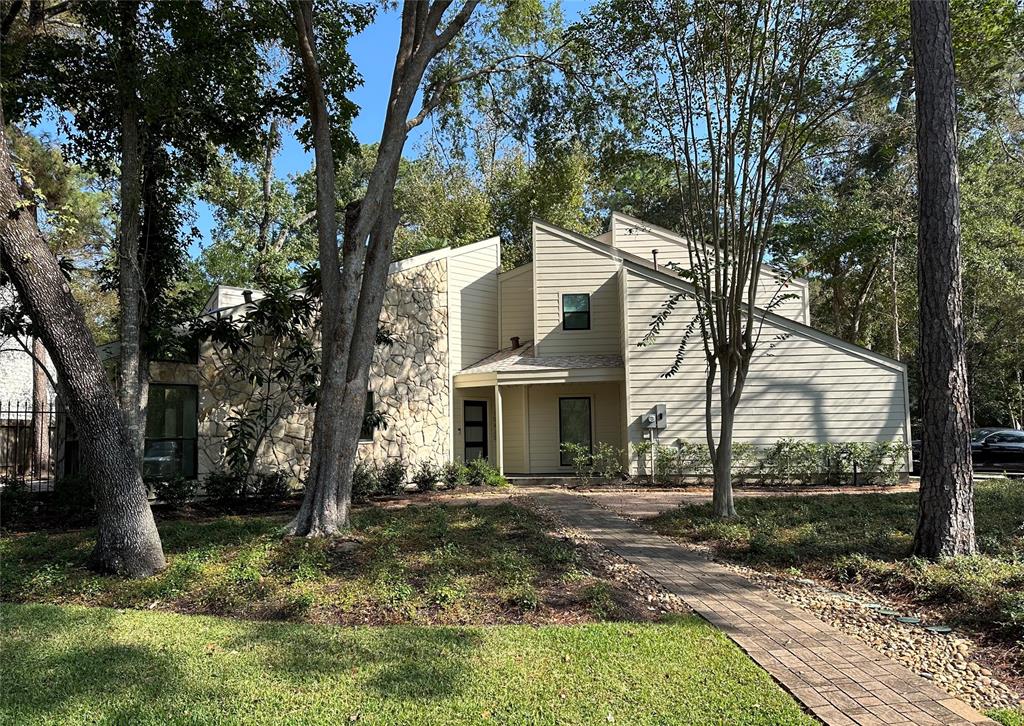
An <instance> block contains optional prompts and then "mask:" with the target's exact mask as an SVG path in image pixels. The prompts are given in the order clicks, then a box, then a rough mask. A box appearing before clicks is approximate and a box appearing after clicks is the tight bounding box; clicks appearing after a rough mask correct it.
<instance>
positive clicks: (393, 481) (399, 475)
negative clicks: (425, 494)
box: [380, 459, 406, 495]
mask: <svg viewBox="0 0 1024 726" xmlns="http://www.w3.org/2000/svg"><path fill="white" fill-rule="evenodd" d="M405 475H406V468H405V463H404V462H402V460H401V459H388V460H387V461H386V462H385V463H384V466H382V467H381V468H380V493H381V494H385V495H395V494H398V493H399V492H400V491H402V486H403V485H404V484H405Z"/></svg>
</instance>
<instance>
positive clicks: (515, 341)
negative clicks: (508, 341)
mask: <svg viewBox="0 0 1024 726" xmlns="http://www.w3.org/2000/svg"><path fill="white" fill-rule="evenodd" d="M518 347H519V336H518V335H513V336H512V348H513V349H515V348H518Z"/></svg>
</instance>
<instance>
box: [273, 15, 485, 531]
mask: <svg viewBox="0 0 1024 726" xmlns="http://www.w3.org/2000/svg"><path fill="white" fill-rule="evenodd" d="M476 4H477V3H476V0H467V2H466V3H465V4H464V5H463V7H462V8H461V9H460V10H459V12H458V13H456V15H455V17H454V18H453V19H452V20H451V22H450V23H449V24H448V26H447V27H445V28H444V29H443V30H441V31H440V32H437V27H438V23H439V22H440V20H441V18H442V16H443V15H444V13H445V10H446V8H447V7H448V5H449V3H442V2H436V3H428V2H411V1H409V2H406V3H404V5H403V7H402V30H401V37H400V39H399V46H398V53H397V56H396V58H395V69H394V73H393V76H392V84H391V94H390V97H389V99H388V107H387V114H386V115H385V119H384V130H383V132H382V134H381V142H380V146H379V147H378V152H377V159H376V162H375V163H374V167H373V170H372V171H371V173H370V177H369V180H368V182H367V188H366V193H365V196H364V198H363V199H362V201H361V202H360V204H359V205H358V206H357V207H350V209H349V210H348V212H349V214H348V215H347V218H346V230H345V234H344V245H343V261H344V265H343V266H342V267H341V272H340V274H339V273H338V266H339V256H338V249H337V239H336V234H335V233H331V230H330V229H328V228H329V227H330V226H331V225H333V224H334V217H335V214H336V210H335V202H334V199H335V191H334V156H333V153H332V151H331V138H330V124H329V121H330V120H329V117H328V114H327V101H326V97H325V94H324V89H323V83H322V80H321V78H320V70H319V66H318V62H317V57H316V47H315V42H314V37H313V17H312V16H313V11H312V5H311V3H310V2H305V1H302V0H295V2H293V8H294V18H295V27H296V31H297V38H298V51H299V56H300V58H301V61H302V64H303V71H304V75H305V81H306V94H307V97H308V99H309V104H310V119H311V120H312V122H313V127H314V133H313V138H314V151H315V154H316V177H317V222H318V248H319V257H320V271H321V276H322V282H323V284H322V288H323V291H324V298H323V305H322V331H323V332H322V334H323V359H324V362H323V366H322V370H323V381H322V385H321V389H320V398H319V401H318V403H317V411H316V419H315V422H314V429H313V450H312V455H311V457H310V458H311V461H310V471H309V475H308V476H307V479H306V492H305V496H304V498H303V502H302V506H301V508H300V510H299V513H298V515H297V516H296V518H295V520H294V521H293V522H292V523H291V525H289V527H288V531H290V532H292V533H294V534H301V535H308V536H321V535H326V534H332V533H334V532H338V531H340V530H344V529H346V528H348V526H349V506H350V502H351V492H352V472H353V470H354V468H355V456H356V450H357V447H358V439H359V430H360V428H361V427H362V422H363V411H364V406H365V402H366V388H367V380H368V378H369V366H370V361H371V359H372V356H373V345H374V341H375V340H376V336H377V327H378V322H379V320H380V309H381V304H382V302H383V299H384V287H385V284H386V281H387V272H388V266H389V263H390V261H391V246H392V241H393V239H394V232H395V227H396V225H397V217H396V216H395V211H394V208H393V194H394V187H395V181H396V179H397V177H398V165H399V163H400V161H401V156H402V149H403V148H404V146H405V141H406V138H407V137H408V133H409V128H410V124H415V123H419V121H421V120H422V118H421V117H422V114H421V117H420V118H419V120H414V121H410V120H409V112H410V110H411V108H412V104H413V101H414V100H415V98H416V95H417V92H418V91H419V88H420V83H421V81H422V80H423V74H424V71H425V70H426V67H427V65H428V64H429V62H430V61H431V60H432V59H433V58H434V57H435V56H436V55H437V53H438V52H440V51H441V50H442V49H443V48H444V47H445V46H446V45H447V44H448V43H450V42H451V40H452V38H453V37H454V35H455V34H456V33H457V32H459V30H461V28H462V27H463V25H464V24H465V23H466V21H467V20H468V18H469V16H470V15H471V14H472V12H473V10H474V8H475V7H476ZM438 98H440V96H439V95H430V96H429V97H428V99H427V100H425V101H424V103H425V104H427V103H430V102H435V103H436V102H438V100H437V99H438ZM328 276H330V278H331V279H332V280H333V281H334V282H330V281H329V279H328Z"/></svg>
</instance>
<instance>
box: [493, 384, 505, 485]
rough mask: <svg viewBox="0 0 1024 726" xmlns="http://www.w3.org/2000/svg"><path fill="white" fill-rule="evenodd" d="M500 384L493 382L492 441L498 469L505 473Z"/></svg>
mask: <svg viewBox="0 0 1024 726" xmlns="http://www.w3.org/2000/svg"><path fill="white" fill-rule="evenodd" d="M502 417H503V415H502V411H501V386H499V385H498V384H494V443H495V449H496V451H497V456H496V458H497V465H498V471H499V472H500V473H501V474H504V473H505V442H504V440H503V439H504V433H503V431H502V425H501V419H502Z"/></svg>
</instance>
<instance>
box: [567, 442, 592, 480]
mask: <svg viewBox="0 0 1024 726" xmlns="http://www.w3.org/2000/svg"><path fill="white" fill-rule="evenodd" d="M562 453H564V454H565V455H566V456H568V457H569V461H570V462H572V463H571V466H572V470H573V472H574V473H575V474H576V476H577V477H579V480H580V484H582V485H583V486H586V485H587V484H589V483H590V480H591V479H592V478H593V476H594V457H593V456H592V455H591V453H590V447H589V446H584V445H583V444H576V443H572V442H568V441H567V442H565V443H563V444H562Z"/></svg>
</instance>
